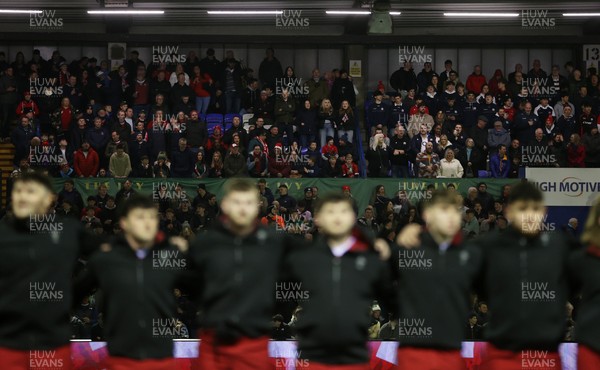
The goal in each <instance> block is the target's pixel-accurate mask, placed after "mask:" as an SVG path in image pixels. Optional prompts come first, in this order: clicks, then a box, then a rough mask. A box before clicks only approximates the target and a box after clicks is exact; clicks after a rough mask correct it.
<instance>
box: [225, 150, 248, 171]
mask: <svg viewBox="0 0 600 370" xmlns="http://www.w3.org/2000/svg"><path fill="white" fill-rule="evenodd" d="M223 176H224V177H235V176H248V171H247V168H246V158H245V157H244V156H243V155H242V154H240V147H239V145H238V144H235V143H234V144H231V148H230V149H229V153H227V155H226V156H225V161H224V163H223Z"/></svg>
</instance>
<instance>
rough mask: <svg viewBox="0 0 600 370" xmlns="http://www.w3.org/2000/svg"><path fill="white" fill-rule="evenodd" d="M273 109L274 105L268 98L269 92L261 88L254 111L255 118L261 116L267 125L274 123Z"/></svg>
mask: <svg viewBox="0 0 600 370" xmlns="http://www.w3.org/2000/svg"><path fill="white" fill-rule="evenodd" d="M274 111H275V105H274V103H273V101H272V100H271V99H269V94H268V93H267V91H266V90H262V91H261V92H260V98H259V100H258V103H257V105H256V112H255V114H254V117H255V118H256V119H259V118H262V119H263V120H264V122H265V124H267V125H272V124H273V123H274Z"/></svg>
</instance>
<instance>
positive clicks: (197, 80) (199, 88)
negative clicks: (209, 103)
mask: <svg viewBox="0 0 600 370" xmlns="http://www.w3.org/2000/svg"><path fill="white" fill-rule="evenodd" d="M210 80H211V78H210V76H209V75H208V74H206V73H202V74H201V76H200V77H194V79H193V80H191V81H190V87H191V88H192V89H193V90H194V93H196V96H198V97H200V98H207V97H209V96H210V93H209V92H208V91H206V89H205V88H204V84H205V83H208V82H209V81H210Z"/></svg>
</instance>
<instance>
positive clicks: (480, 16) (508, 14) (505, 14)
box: [444, 12, 519, 18]
mask: <svg viewBox="0 0 600 370" xmlns="http://www.w3.org/2000/svg"><path fill="white" fill-rule="evenodd" d="M444 15H445V16H446V17H476V18H487V17H493V18H496V17H518V16H519V13H481V12H474V13H444Z"/></svg>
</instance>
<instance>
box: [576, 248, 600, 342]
mask: <svg viewBox="0 0 600 370" xmlns="http://www.w3.org/2000/svg"><path fill="white" fill-rule="evenodd" d="M570 265H571V272H572V274H573V275H574V279H575V283H576V286H579V287H581V289H578V290H577V291H580V292H581V302H580V305H578V307H577V318H576V320H577V321H576V323H577V325H576V328H575V340H576V341H577V342H578V343H580V344H582V345H584V346H587V347H589V348H590V349H592V350H594V351H596V352H597V353H600V248H599V247H597V246H595V245H589V246H587V247H586V248H584V249H582V250H579V251H577V252H574V253H573V254H572V255H571V263H570Z"/></svg>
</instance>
